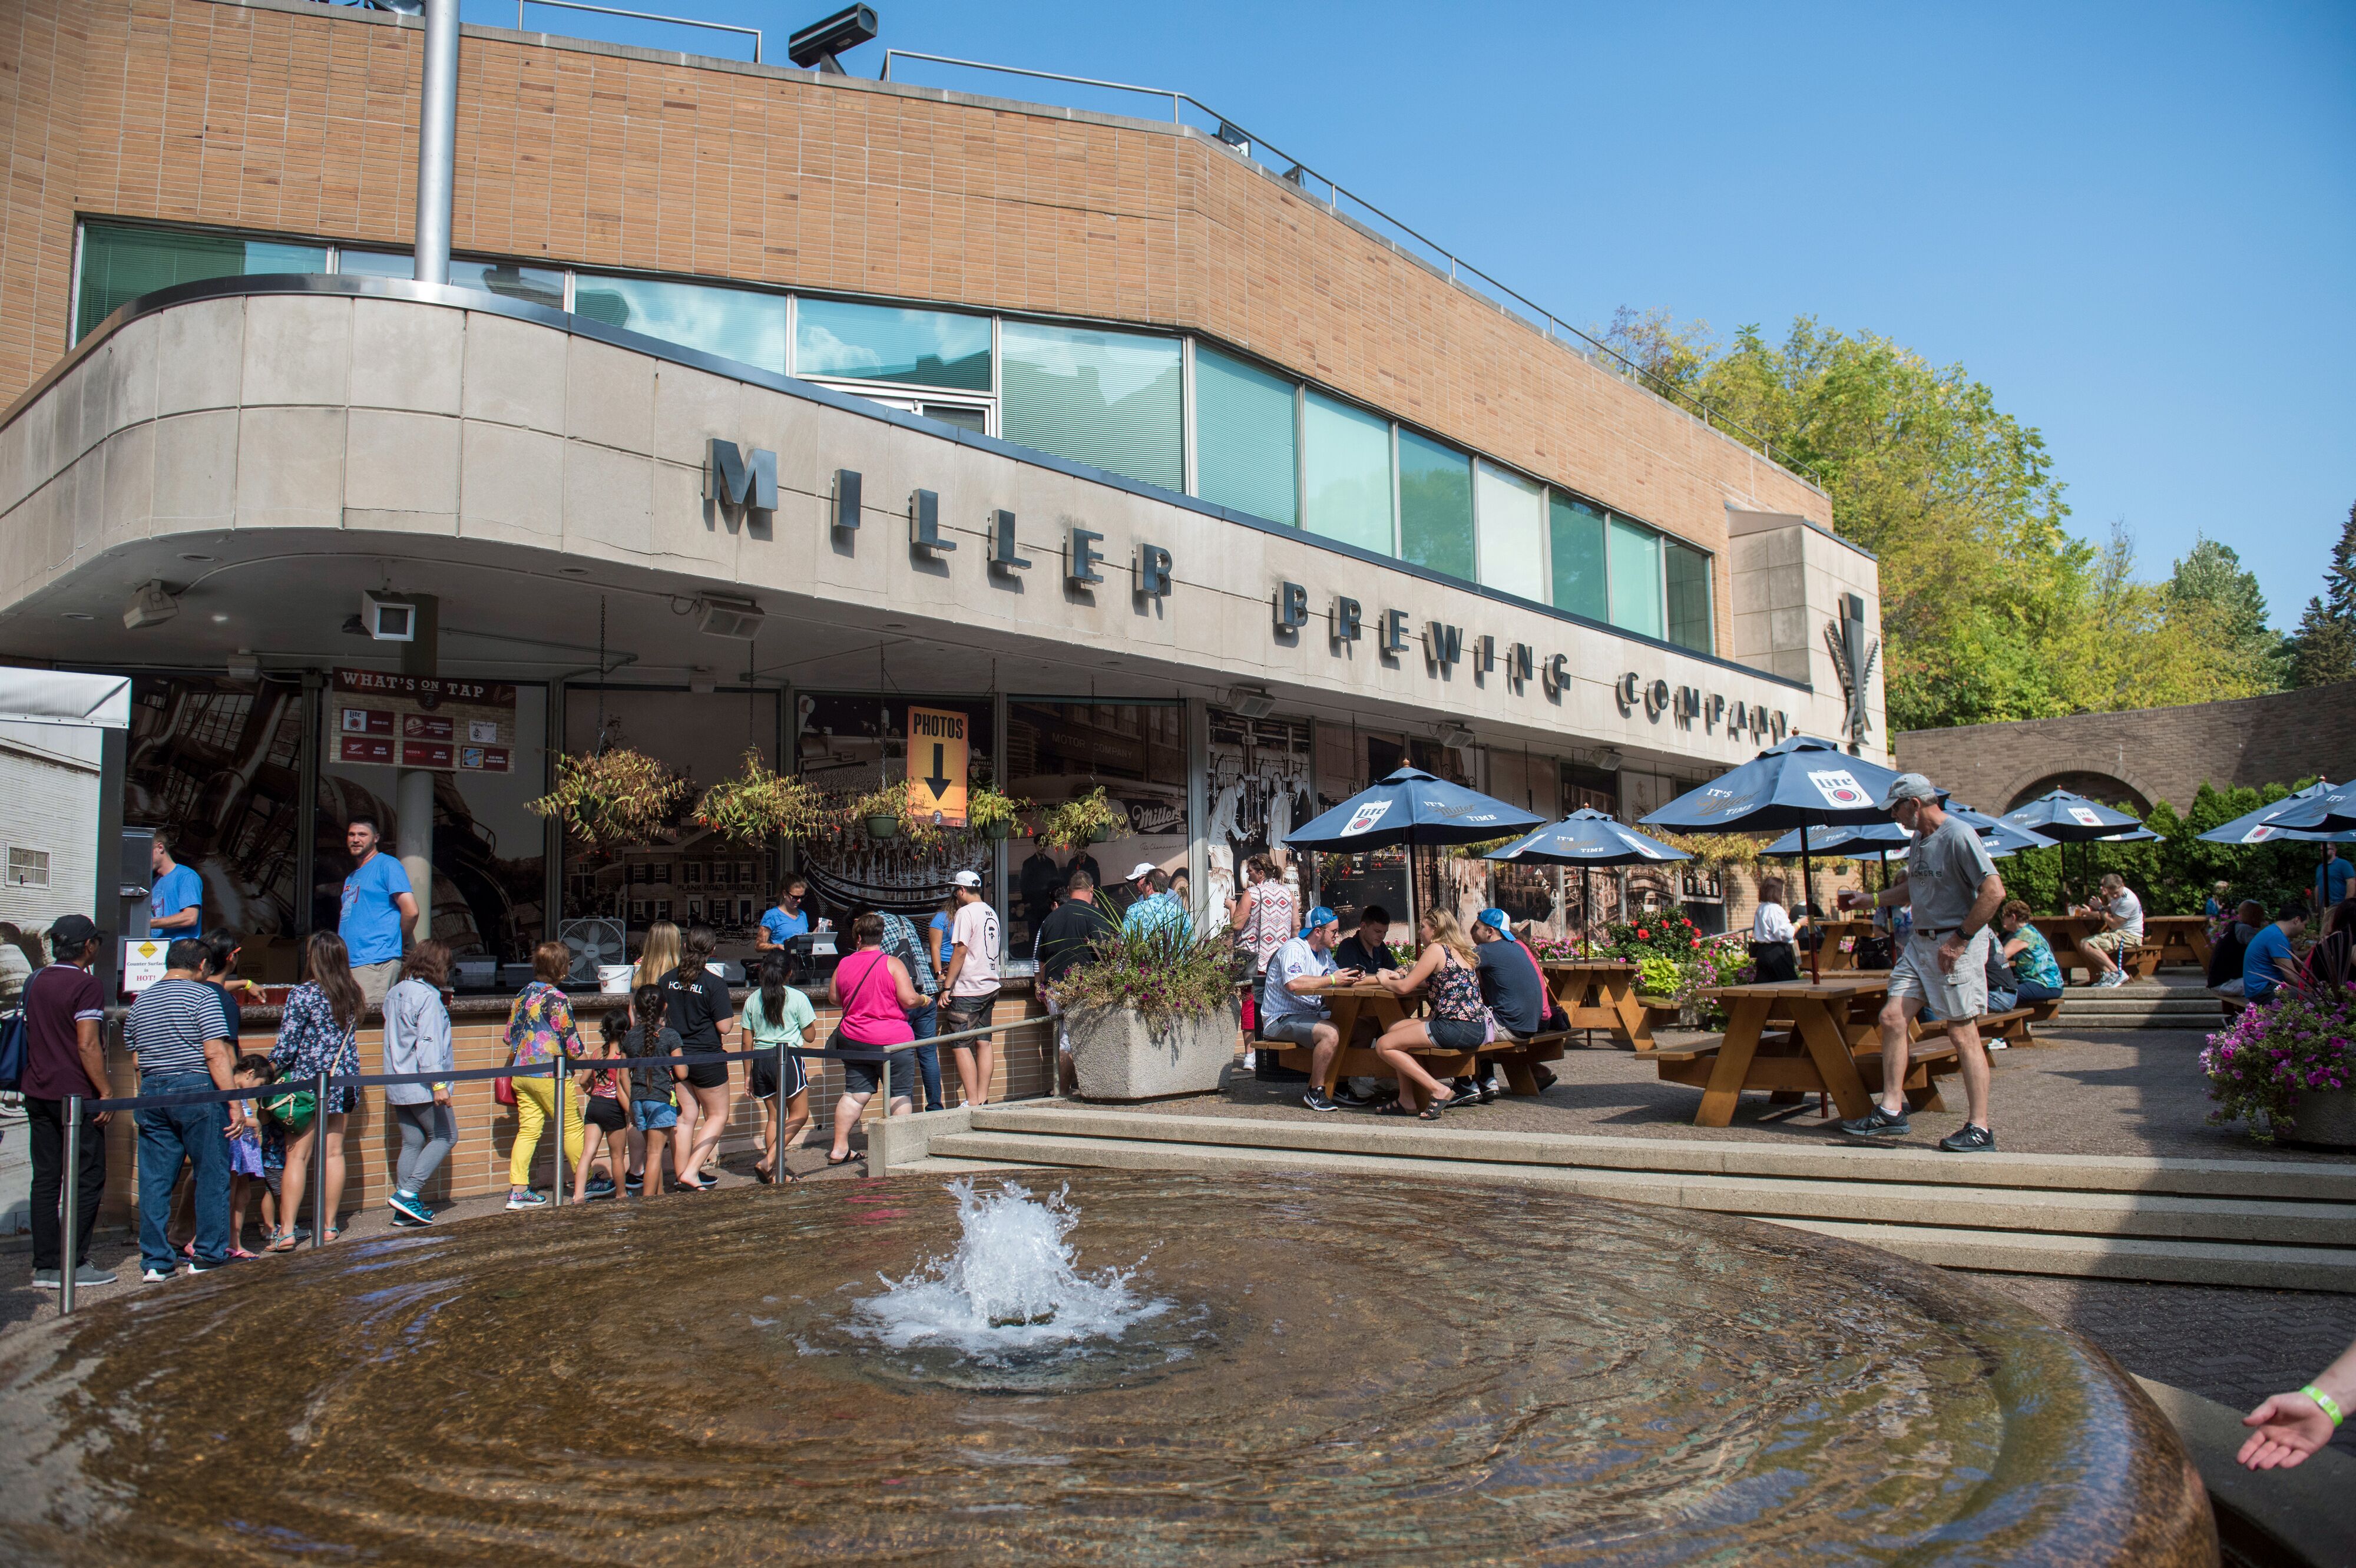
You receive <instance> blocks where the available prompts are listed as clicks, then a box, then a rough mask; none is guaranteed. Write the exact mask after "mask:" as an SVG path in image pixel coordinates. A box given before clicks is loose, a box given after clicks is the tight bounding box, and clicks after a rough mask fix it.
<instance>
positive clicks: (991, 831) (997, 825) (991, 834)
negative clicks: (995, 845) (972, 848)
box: [981, 822, 1013, 839]
mask: <svg viewBox="0 0 2356 1568" xmlns="http://www.w3.org/2000/svg"><path fill="white" fill-rule="evenodd" d="M1012 831H1013V824H1012V823H1011V822H984V823H982V824H981V836H982V837H984V838H990V839H1002V838H1004V837H1005V836H1006V835H1007V834H1008V833H1009V832H1012Z"/></svg>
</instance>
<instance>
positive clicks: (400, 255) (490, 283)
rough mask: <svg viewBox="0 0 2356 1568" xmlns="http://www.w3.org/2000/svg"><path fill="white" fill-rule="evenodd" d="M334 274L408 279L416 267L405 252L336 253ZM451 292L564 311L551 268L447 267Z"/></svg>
mask: <svg viewBox="0 0 2356 1568" xmlns="http://www.w3.org/2000/svg"><path fill="white" fill-rule="evenodd" d="M336 271H337V273H339V274H344V275H346V276H355V275H356V276H359V277H371V278H407V277H414V276H416V275H417V264H416V263H415V262H414V261H412V259H411V258H410V256H409V254H408V252H392V251H349V250H346V251H338V252H336ZM450 285H451V286H452V287H453V288H471V289H474V290H476V291H477V292H478V293H482V294H495V295H498V296H499V297H500V298H502V299H519V300H522V301H523V302H524V303H525V304H527V305H544V306H548V307H549V308H550V309H551V310H562V309H563V308H564V274H563V273H562V272H560V271H558V270H557V269H556V268H554V267H527V266H520V265H519V264H517V263H514V262H466V261H458V260H455V259H454V260H453V261H452V262H451V263H450Z"/></svg>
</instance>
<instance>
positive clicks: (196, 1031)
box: [123, 980, 222, 1078]
mask: <svg viewBox="0 0 2356 1568" xmlns="http://www.w3.org/2000/svg"><path fill="white" fill-rule="evenodd" d="M123 1036H124V1038H125V1039H126V1040H128V1041H129V1043H130V1046H131V1049H132V1051H133V1052H134V1054H135V1055H136V1056H137V1057H138V1058H139V1076H140V1077H142V1078H148V1077H152V1076H154V1075H155V1074H156V1073H166V1072H169V1073H182V1072H203V1071H205V1070H206V1069H205V1042H206V1041H207V1040H218V1039H220V1038H221V1037H222V1032H221V1007H220V998H219V997H217V996H215V995H214V994H213V991H212V988H211V987H210V986H209V985H207V984H205V983H203V982H202V981H199V980H159V981H157V982H156V983H155V984H153V985H151V986H149V987H148V988H147V989H146V990H145V991H143V992H141V993H139V1000H138V1001H136V1002H134V1003H133V1004H131V1016H130V1018H129V1019H128V1020H126V1021H125V1022H124V1024H123Z"/></svg>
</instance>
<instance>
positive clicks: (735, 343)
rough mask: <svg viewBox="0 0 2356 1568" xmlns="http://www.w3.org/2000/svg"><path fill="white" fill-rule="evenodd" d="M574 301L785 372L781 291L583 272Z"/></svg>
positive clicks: (657, 334) (618, 322) (580, 307)
mask: <svg viewBox="0 0 2356 1568" xmlns="http://www.w3.org/2000/svg"><path fill="white" fill-rule="evenodd" d="M573 309H574V310H575V312H577V313H578V314H580V315H583V316H586V317H592V318H593V319H594V320H598V321H603V322H605V323H606V324H607V325H609V326H614V327H619V328H624V329H625V330H626V331H630V332H643V333H645V334H646V335H647V336H648V337H649V338H661V339H662V340H663V341H665V342H666V343H676V344H678V345H680V347H681V348H684V349H701V350H702V351H703V352H705V353H707V354H717V355H719V356H720V357H722V358H723V359H728V360H735V361H737V362H738V363H739V364H744V365H752V366H755V367H756V368H758V369H760V370H764V371H777V372H779V373H780V374H782V373H783V372H784V371H785V368H786V302H785V298H784V296H782V295H770V294H755V293H753V292H752V291H750V290H749V289H733V288H703V287H699V286H698V285H694V284H677V283H657V282H655V281H654V280H653V279H651V278H621V277H592V276H590V275H588V274H585V273H584V274H582V275H581V277H580V279H579V280H578V281H577V282H576V283H575V284H574V285H573Z"/></svg>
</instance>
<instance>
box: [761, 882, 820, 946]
mask: <svg viewBox="0 0 2356 1568" xmlns="http://www.w3.org/2000/svg"><path fill="white" fill-rule="evenodd" d="M807 897H809V884H808V883H806V882H804V881H803V880H802V879H801V878H800V877H798V876H797V877H795V878H793V879H792V880H791V881H789V882H787V884H786V889H785V891H784V892H782V893H780V894H778V895H777V902H776V908H773V909H771V910H770V911H769V912H768V913H767V914H766V915H763V916H762V917H761V931H760V935H758V936H757V937H755V939H754V941H753V945H754V947H755V949H756V950H759V951H761V952H772V951H775V950H776V949H778V948H782V947H784V946H785V945H786V939H787V938H788V937H806V936H808V935H809V929H810V918H809V910H808V909H805V908H802V900H803V899H805V898H807Z"/></svg>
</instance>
